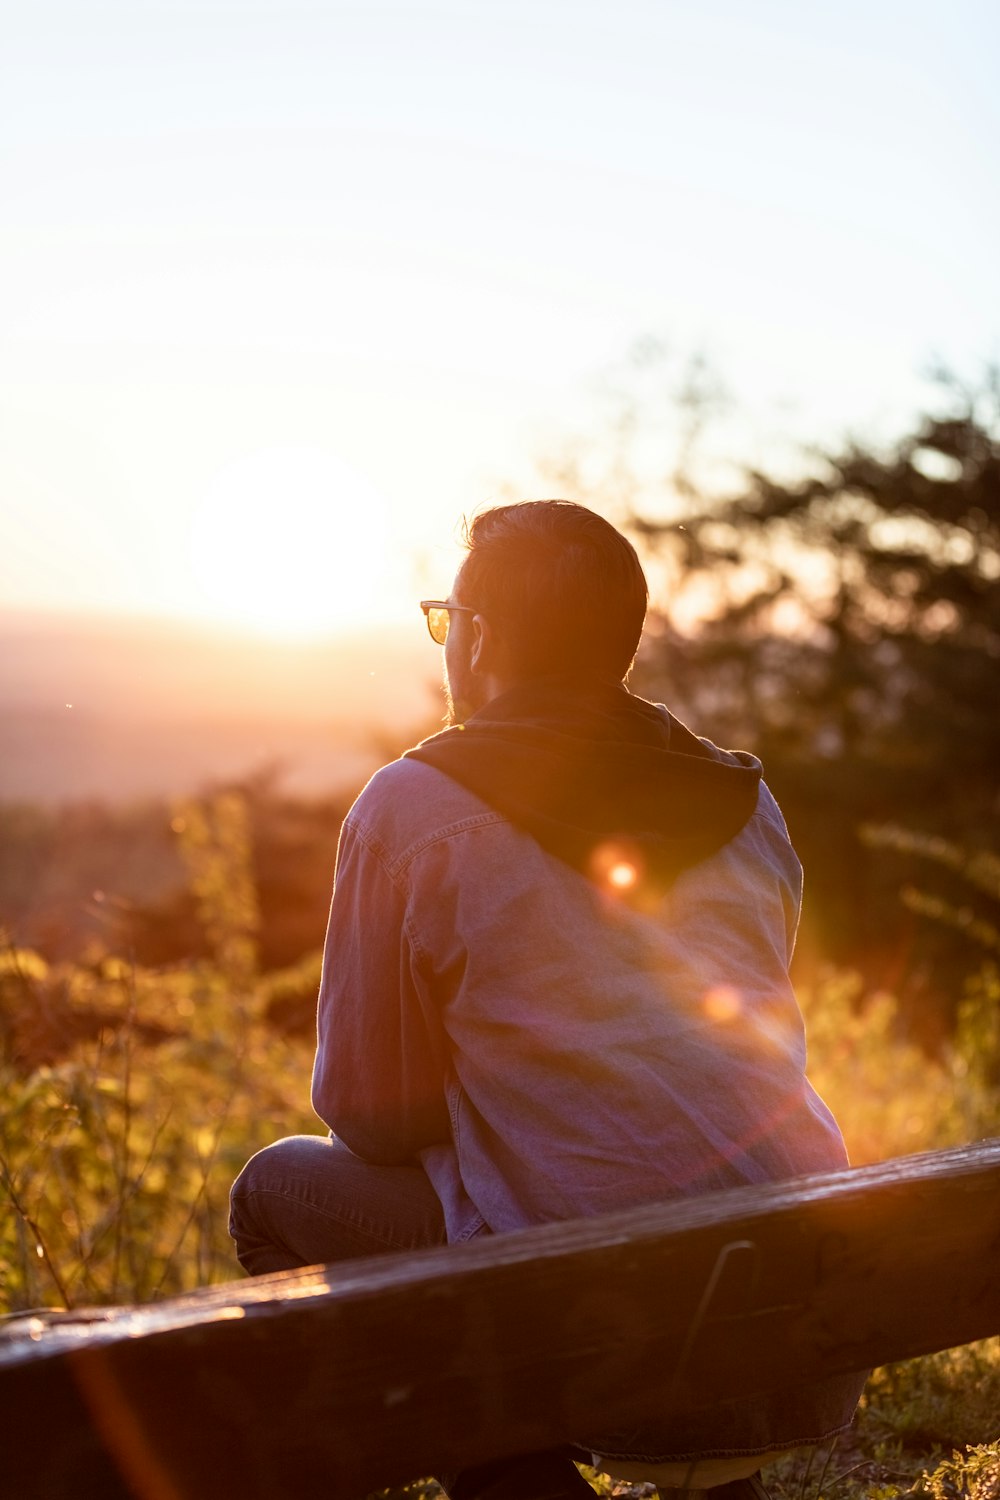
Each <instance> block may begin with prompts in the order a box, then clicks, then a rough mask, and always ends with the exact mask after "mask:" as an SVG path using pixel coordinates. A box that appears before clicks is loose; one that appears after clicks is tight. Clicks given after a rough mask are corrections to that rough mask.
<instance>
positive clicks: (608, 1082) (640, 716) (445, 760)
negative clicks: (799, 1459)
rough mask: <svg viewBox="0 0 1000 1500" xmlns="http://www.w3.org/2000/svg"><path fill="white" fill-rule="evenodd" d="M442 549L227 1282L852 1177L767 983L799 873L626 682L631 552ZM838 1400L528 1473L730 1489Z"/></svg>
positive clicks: (821, 1391) (611, 538)
mask: <svg viewBox="0 0 1000 1500" xmlns="http://www.w3.org/2000/svg"><path fill="white" fill-rule="evenodd" d="M466 540H467V547H468V551H467V555H466V557H465V560H464V562H463V563H462V566H461V568H460V569H459V572H458V575H457V577H456V579H455V583H454V587H453V589H452V592H451V593H450V595H449V596H448V598H447V599H444V600H440V601H437V600H430V601H424V603H423V604H422V606H421V608H422V609H423V611H424V614H425V616H426V618H427V624H428V627H429V629H430V633H431V636H432V637H433V639H434V640H435V641H436V642H437V643H438V645H440V646H443V647H444V671H445V686H446V693H447V700H448V716H449V725H450V727H449V728H447V729H445V730H444V731H443V732H442V733H440V734H437V735H435V736H433V737H432V738H431V739H428V740H425V741H424V742H423V743H422V744H420V745H418V746H416V748H414V749H412V750H410V751H408V752H407V753H406V754H405V755H404V756H403V757H402V758H401V759H400V760H397V761H395V762H393V763H392V764H391V765H389V766H386V767H384V768H383V770H381V771H379V772H378V774H377V775H376V776H375V777H373V779H372V780H371V781H370V782H369V784H368V785H367V787H365V789H364V791H363V792H362V793H361V795H360V797H359V798H358V800H357V802H356V803H355V804H354V806H353V808H352V809H351V811H350V813H349V815H348V817H347V819H346V821H345V823H344V826H343V830H342V832H341V836H340V844H339V848H338V852H337V865H336V876H335V882H334V892H333V901H332V905H331V909H330V919H329V926H328V930H327V936H326V949H325V957H324V964H323V977H322V982H321V988H320V996H319V1014H318V1036H319V1040H318V1049H317V1053H316V1061H315V1069H314V1075H313V1088H312V1099H313V1105H314V1107H315V1109H316V1111H317V1113H318V1115H319V1116H320V1118H321V1119H322V1120H323V1121H324V1122H325V1123H326V1124H327V1125H328V1126H329V1128H330V1131H331V1134H330V1135H328V1136H296V1137H292V1138H290V1139H287V1140H282V1141H278V1142H277V1143H276V1144H275V1145H272V1146H269V1147H268V1148H267V1149H265V1150H263V1151H261V1152H259V1153H258V1154H257V1155H256V1156H255V1157H253V1159H252V1160H251V1161H250V1162H249V1163H248V1164H247V1166H246V1167H245V1168H244V1170H243V1172H242V1173H241V1175H240V1177H239V1178H238V1180H237V1182H236V1184H235V1185H234V1188H233V1194H232V1221H231V1232H232V1234H233V1236H234V1238H235V1240H236V1242H237V1252H238V1254H239V1258H240V1261H241V1263H242V1264H243V1266H244V1267H245V1268H246V1269H247V1270H248V1271H249V1272H250V1273H251V1274H261V1273H264V1272H268V1271H275V1270H282V1269H287V1268H291V1267H297V1266H304V1265H311V1264H315V1263H319V1262H329V1261H336V1260H343V1259H345V1258H350V1257H354V1256H363V1255H371V1254H376V1253H379V1252H384V1251H392V1250H414V1249H417V1248H420V1247H422V1246H431V1245H442V1244H445V1243H448V1244H460V1243H464V1242H466V1241H468V1240H472V1239H474V1238H476V1237H477V1236H480V1235H487V1234H503V1233H505V1232H507V1231H508V1230H514V1229H519V1228H522V1227H523V1226H525V1225H530V1224H540V1223H544V1222H546V1221H550V1220H564V1219H571V1218H576V1217H580V1216H587V1215H594V1214H603V1213H607V1212H610V1211H613V1210H616V1209H624V1208H629V1207H632V1206H635V1205H638V1204H644V1203H651V1202H659V1201H662V1200H665V1199H670V1198H676V1197H681V1196H687V1195H693V1194H700V1193H707V1192H712V1191H713V1190H715V1189H719V1188H726V1187H732V1186H736V1185H738V1184H747V1183H764V1182H770V1181H773V1180H776V1179H782V1178H787V1177H792V1176H796V1175H798V1174H800V1173H809V1172H818V1171H824V1170H827V1169H831V1168H837V1167H841V1166H844V1165H845V1164H846V1155H845V1151H844V1146H843V1142H842V1139H841V1136H840V1133H839V1131H838V1129H837V1126H836V1124H835V1123H834V1120H833V1118H832V1117H831V1115H830V1113H829V1111H828V1110H827V1108H826V1106H825V1105H824V1104H823V1103H822V1101H821V1100H820V1099H819V1098H818V1097H817V1095H816V1094H815V1093H814V1091H813V1090H812V1088H811V1087H810V1085H809V1083H808V1082H807V1080H806V1077H805V1071H804V1070H805V1040H804V1035H803V1026H802V1019H801V1016H800V1013H799V1010H798V1007H797V1005H796V1001H795V997H794V995H793V993H792V989H791V986H790V984H789V980H788V963H789V960H790V957H791V952H792V945H793V942H794V938H795V931H796V924H797V922H798V915H799V902H800V893H801V870H800V866H799V862H798V860H797V858H796V856H795V853H794V851H793V849H792V847H791V844H790V843H789V840H788V835H787V832H786V830H785V825H784V822H783V820H782V817H781V813H780V812H779V810H778V807H777V804H776V803H775V801H774V798H773V797H772V796H771V794H770V792H769V791H768V789H767V787H766V786H765V784H764V783H763V781H762V780H761V768H760V764H759V762H758V761H757V760H755V759H754V757H753V756H751V755H749V754H746V753H743V752H738V751H727V750H720V749H718V748H717V747H716V746H715V745H713V744H711V743H710V742H709V741H707V740H704V739H700V738H698V737H696V736H695V735H694V734H692V733H691V732H690V731H689V730H688V729H686V728H685V727H684V725H683V724H681V723H680V722H679V721H678V720H677V719H675V718H674V717H673V716H672V715H671V714H670V713H669V712H668V711H667V710H666V709H665V708H663V707H660V706H656V705H653V704H651V703H647V702H645V701H644V700H643V699H641V698H638V697H636V696H634V695H633V694H631V693H630V692H629V691H628V689H627V687H626V686H625V679H626V678H627V676H628V673H629V670H630V668H631V665H632V660H633V657H634V655H635V651H636V648H637V645H638V642H639V637H640V634H641V631H642V626H643V620H644V617H645V610H646V600H647V589H646V581H645V578H644V576H643V572H642V568H641V566H640V564H639V560H638V558H637V556H636V553H635V551H634V549H633V547H632V546H631V544H630V543H629V542H628V541H627V540H626V538H625V537H624V536H622V535H621V533H619V532H618V531H616V530H615V528H614V527H612V526H611V525H609V523H608V522H606V521H605V520H603V519H602V518H601V517H600V516H598V515H596V514H594V513H593V512H591V511H589V510H587V509H585V508H583V507H582V506H579V505H575V504H571V503H568V502H564V501H538V502H531V503H524V504H518V505H505V506H499V507H497V508H496V509H493V510H488V511H486V512H484V513H482V514H480V515H479V516H478V517H477V518H476V519H475V520H473V522H472V523H471V525H470V526H469V527H468V528H467V538H466ZM859 1383H860V1382H859V1380H858V1379H856V1378H854V1377H851V1378H848V1379H844V1378H837V1379H831V1380H829V1381H826V1382H824V1383H823V1384H822V1385H816V1386H814V1387H809V1388H806V1389H799V1390H795V1391H786V1392H782V1393H780V1395H772V1396H762V1397H759V1398H757V1399H754V1400H752V1401H739V1402H729V1403H723V1404H721V1405H720V1406H719V1407H717V1408H716V1409H714V1410H713V1411H712V1412H709V1413H704V1414H701V1415H699V1417H698V1418H697V1420H696V1421H694V1422H692V1421H690V1420H689V1421H687V1422H686V1423H685V1424H684V1426H683V1430H676V1428H675V1426H674V1425H672V1424H671V1421H670V1419H669V1416H665V1418H664V1421H663V1423H662V1425H660V1426H658V1427H657V1428H656V1430H654V1431H648V1430H645V1429H643V1430H630V1431H624V1432H612V1433H601V1434H591V1433H580V1434H578V1435H576V1434H574V1437H578V1439H579V1442H580V1445H581V1448H580V1450H579V1451H576V1450H566V1452H565V1453H563V1452H562V1451H560V1452H558V1453H552V1454H548V1455H545V1456H543V1457H537V1456H536V1457H535V1458H534V1459H533V1460H532V1463H533V1464H534V1465H535V1472H536V1474H537V1473H539V1472H541V1468H544V1469H545V1472H546V1474H547V1475H548V1476H549V1477H548V1478H547V1479H546V1481H545V1483H546V1484H547V1485H548V1487H549V1492H550V1493H551V1494H552V1495H557V1494H558V1495H563V1494H565V1495H567V1496H568V1495H572V1494H574V1493H579V1494H581V1495H584V1496H585V1495H586V1494H587V1493H592V1492H591V1491H590V1490H589V1487H588V1486H587V1485H586V1484H585V1483H584V1481H583V1479H582V1477H581V1476H580V1475H579V1473H578V1471H577V1470H576V1469H575V1468H574V1466H573V1464H572V1462H571V1456H570V1455H571V1451H572V1456H575V1457H577V1458H579V1459H583V1458H585V1457H586V1456H588V1455H589V1452H590V1451H591V1450H593V1451H595V1452H597V1453H599V1454H600V1455H601V1457H602V1460H603V1462H605V1463H606V1465H607V1467H608V1469H609V1471H611V1472H620V1473H622V1474H623V1476H624V1477H628V1476H629V1474H630V1473H631V1472H633V1471H634V1466H635V1465H641V1466H649V1465H653V1466H656V1468H657V1472H658V1474H659V1479H660V1482H661V1483H663V1482H667V1483H675V1484H677V1485H678V1486H681V1485H683V1486H684V1487H686V1488H690V1487H692V1486H699V1487H705V1486H706V1485H707V1486H715V1485H720V1484H722V1483H724V1482H726V1481H727V1480H734V1481H735V1482H736V1483H741V1482H742V1483H743V1484H744V1486H746V1485H748V1484H750V1483H751V1482H750V1481H749V1480H747V1479H746V1478H745V1477H743V1476H746V1475H748V1474H749V1473H750V1472H751V1471H753V1470H754V1469H755V1468H757V1467H759V1462H760V1459H761V1457H762V1456H764V1455H766V1454H768V1453H772V1452H775V1451H778V1450H783V1449H787V1448H791V1447H796V1446H798V1445H800V1444H802V1443H808V1442H817V1441H819V1440H821V1439H823V1438H824V1437H827V1436H830V1435H831V1434H833V1433H835V1432H837V1431H839V1430H841V1429H842V1428H843V1427H844V1426H845V1425H847V1424H848V1423H849V1421H850V1419H851V1416H852V1413H853V1409H854V1404H855V1401H856V1398H857V1395H858V1390H859ZM709 1458H710V1459H711V1460H712V1464H711V1466H709V1467H706V1461H707V1459H709ZM699 1460H700V1463H699ZM616 1465H617V1468H616ZM630 1466H632V1467H631V1468H630ZM664 1466H666V1467H664ZM678 1475H681V1476H683V1477H677V1476H678ZM516 1476H517V1464H516V1462H514V1461H510V1462H507V1461H504V1462H500V1463H497V1464H496V1465H487V1466H485V1467H484V1468H483V1469H479V1470H466V1471H465V1472H464V1473H463V1474H461V1475H459V1476H456V1477H452V1478H450V1479H449V1480H447V1481H445V1485H446V1488H448V1489H449V1492H450V1493H451V1494H452V1495H454V1496H457V1497H459V1500H466V1497H471V1496H473V1495H482V1494H486V1493H487V1492H489V1493H495V1494H496V1495H501V1494H503V1495H514V1494H516V1493H517V1485H518V1481H517V1477H516ZM664 1476H666V1480H664ZM671 1476H673V1477H671Z"/></svg>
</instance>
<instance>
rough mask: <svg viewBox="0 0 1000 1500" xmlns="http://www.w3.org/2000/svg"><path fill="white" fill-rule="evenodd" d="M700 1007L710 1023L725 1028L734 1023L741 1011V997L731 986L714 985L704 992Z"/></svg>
mask: <svg viewBox="0 0 1000 1500" xmlns="http://www.w3.org/2000/svg"><path fill="white" fill-rule="evenodd" d="M702 1006H703V1007H704V1011H705V1014H706V1016H707V1017H708V1019H709V1020H710V1021H714V1022H715V1023H716V1024H717V1025H719V1026H726V1025H728V1024H729V1022H730V1021H735V1020H736V1018H737V1016H738V1015H739V1014H740V1012H741V1011H742V1009H743V996H742V995H741V994H740V992H739V990H738V989H735V988H734V987H733V986H732V985H731V984H714V985H713V986H712V988H711V989H710V990H706V991H705V995H704V998H703V1000H702Z"/></svg>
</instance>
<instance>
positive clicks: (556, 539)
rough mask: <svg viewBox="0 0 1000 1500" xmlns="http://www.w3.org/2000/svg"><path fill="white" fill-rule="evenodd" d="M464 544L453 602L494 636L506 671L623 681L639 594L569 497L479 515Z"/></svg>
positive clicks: (628, 571)
mask: <svg viewBox="0 0 1000 1500" xmlns="http://www.w3.org/2000/svg"><path fill="white" fill-rule="evenodd" d="M465 540H466V545H467V547H468V549H469V550H468V556H467V557H466V559H465V562H464V563H463V564H462V568H461V571H460V574H459V588H460V593H461V602H462V603H465V604H470V605H472V606H473V607H474V608H475V609H476V610H478V611H479V613H480V614H482V615H483V616H484V617H485V619H486V620H488V621H489V623H490V624H491V626H492V627H493V629H494V630H495V631H496V632H497V634H498V636H499V637H500V639H501V640H502V641H503V643H504V646H505V648H506V650H507V653H508V657H509V661H510V665H511V671H512V675H514V676H515V677H517V678H531V677H541V676H550V675H564V674H570V673H571V674H574V675H580V674H583V675H587V676H600V677H608V676H612V677H614V678H615V679H616V680H618V681H621V679H622V678H624V677H625V676H626V674H627V672H628V670H629V668H630V666H631V665H632V659H633V657H634V656H635V652H636V648H637V646H638V644H639V637H640V635H641V634H642V625H643V620H644V619H645V615H646V601H647V597H648V590H647V587H646V579H645V576H644V574H643V571H642V566H641V564H640V562H639V559H638V557H637V556H636V552H635V548H634V547H633V546H632V544H631V542H629V541H628V540H627V539H626V538H625V537H624V536H622V534H621V532H620V531H616V530H615V528H614V527H613V526H612V525H611V524H610V522H608V521H605V520H604V518H603V517H602V516H599V515H597V514H596V513H595V512H594V511H592V510H587V509H586V507H585V506H582V505H576V504H575V503H574V502H573V501H570V500H529V501H522V502H520V503H519V504H516V505H498V506H496V507H495V508H494V509H492V510H487V511H482V512H481V513H480V514H479V515H477V516H475V517H474V518H473V520H472V521H471V522H467V523H466V528H465Z"/></svg>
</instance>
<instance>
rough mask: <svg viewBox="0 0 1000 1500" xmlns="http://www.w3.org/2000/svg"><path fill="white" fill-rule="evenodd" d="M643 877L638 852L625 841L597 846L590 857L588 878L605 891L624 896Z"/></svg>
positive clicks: (618, 840)
mask: <svg viewBox="0 0 1000 1500" xmlns="http://www.w3.org/2000/svg"><path fill="white" fill-rule="evenodd" d="M642 875H643V864H642V859H641V857H640V855H639V853H638V851H637V850H636V849H635V848H633V847H632V845H631V844H630V842H629V841H628V840H625V839H612V840H609V841H608V842H607V843H603V844H598V845H597V848H596V849H595V850H594V851H593V853H592V854H591V856H590V876H591V879H592V880H595V881H596V882H597V884H598V885H600V886H603V887H604V889H605V890H609V891H614V892H616V893H619V894H621V895H624V894H625V893H626V892H627V891H633V890H635V888H636V886H637V885H638V884H639V882H640V880H641V879H642Z"/></svg>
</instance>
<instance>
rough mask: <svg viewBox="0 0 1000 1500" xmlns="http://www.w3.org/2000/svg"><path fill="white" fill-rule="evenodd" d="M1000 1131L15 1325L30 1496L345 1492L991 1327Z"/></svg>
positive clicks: (7, 1430)
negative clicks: (893, 1156) (600, 1213)
mask: <svg viewBox="0 0 1000 1500" xmlns="http://www.w3.org/2000/svg"><path fill="white" fill-rule="evenodd" d="M998 1272H1000V1141H992V1142H985V1143H982V1144H980V1145H978V1146H975V1147H969V1148H961V1149H958V1150H955V1151H949V1152H940V1153H933V1154H930V1155H927V1156H923V1157H912V1158H908V1159H903V1160H901V1161H895V1162H889V1163H885V1164H882V1165H879V1166H875V1167H870V1168H864V1169H862V1170H859V1171H850V1172H842V1173H834V1174H828V1175H825V1176H822V1177H815V1178H808V1179H799V1180H798V1181H796V1182H794V1183H783V1184H774V1185H771V1186H769V1187H766V1188H760V1189H748V1188H741V1189H737V1190H735V1191H733V1192H728V1193H720V1194H715V1195H712V1196H711V1197H707V1198H701V1199H697V1200H692V1201H689V1202H677V1203H671V1204H664V1205H660V1206H657V1207H652V1208H644V1209H638V1210H634V1211H631V1212H629V1213H625V1214H617V1215H614V1216H611V1217H608V1218H605V1219H598V1220H584V1221H577V1222H575V1223H572V1224H561V1225H552V1226H545V1227H541V1228H538V1229H532V1230H528V1231H525V1232H523V1233H521V1234H517V1235H506V1236H502V1237H497V1238H496V1239H488V1240H480V1241H477V1242H475V1243H473V1244H471V1245H468V1246H464V1247H461V1248H453V1249H448V1250H441V1251H429V1252H424V1253H422V1254H420V1255H403V1256H392V1257H385V1258H380V1259H372V1260H367V1261H354V1262H351V1263H349V1264H345V1265H341V1266H331V1267H327V1268H325V1269H316V1270H311V1271H307V1272H299V1273H286V1274H283V1275H278V1276H270V1277H264V1278H259V1279H257V1280H255V1281H247V1282H243V1283H239V1284H234V1285H229V1286H225V1287H215V1288H209V1289H206V1290H204V1291H201V1292H197V1293H194V1294H192V1295H190V1296H187V1297H182V1298H177V1299H174V1300H173V1301H171V1302H167V1303H160V1304H157V1305H155V1306H152V1307H147V1308H139V1309H118V1310H111V1311H102V1312H100V1313H97V1314H95V1315H91V1316H86V1317H80V1316H72V1315H56V1316H55V1317H52V1318H49V1319H44V1320H36V1321H35V1322H34V1323H32V1322H31V1321H30V1320H27V1321H25V1320H22V1321H21V1322H20V1323H19V1324H18V1325H16V1326H15V1327H14V1328H13V1329H8V1330H7V1331H6V1333H5V1335H3V1336H2V1337H0V1425H2V1430H3V1433H4V1437H3V1441H2V1451H3V1460H2V1462H3V1470H4V1479H5V1481H6V1482H7V1483H9V1486H10V1490H9V1492H10V1493H11V1494H12V1495H17V1496H18V1497H19V1500H34V1497H38V1500H41V1497H45V1500H61V1497H66V1500H69V1497H70V1496H72V1497H73V1500H86V1497H88V1496H91V1495H92V1496H94V1497H95V1500H96V1497H100V1500H115V1497H118V1496H125V1495H136V1496H139V1497H141V1500H181V1497H184V1500H190V1497H201V1496H205V1497H212V1500H228V1497H230V1496H232V1497H234V1500H235V1497H237V1496H238V1497H240V1500H281V1497H283V1496H288V1497H292V1496H299V1495H301V1494H304V1493H310V1492H314V1493H321V1494H323V1495H325V1496H329V1497H331V1500H356V1497H357V1496H360V1495H364V1494H365V1493H367V1492H368V1491H370V1490H371V1489H373V1488H376V1487H378V1486H382V1485H388V1484H391V1483H396V1482H398V1481H402V1480H405V1479H407V1478H412V1477H413V1476H415V1475H418V1474H421V1473H433V1472H434V1471H435V1470H436V1469H441V1468H454V1467H455V1466H456V1465H460V1464H468V1463H474V1462H478V1461H481V1460H483V1459H486V1458H491V1457H496V1456H499V1455H500V1454H502V1453H515V1452H530V1451H533V1450H534V1449H537V1448H540V1447H544V1446H547V1445H549V1444H552V1443H554V1442H559V1441H563V1440H565V1439H567V1438H571V1437H573V1436H575V1435H579V1434H581V1433H585V1432H587V1431H588V1430H593V1429H594V1427H595V1425H596V1426H600V1427H607V1426H608V1425H609V1424H613V1423H615V1422H616V1421H619V1420H621V1421H625V1422H627V1421H628V1420H629V1419H630V1418H631V1419H639V1418H642V1417H651V1416H655V1415H656V1414H657V1413H658V1412H662V1410H663V1407H664V1403H667V1402H668V1403H669V1404H670V1406H671V1408H672V1409H674V1410H676V1411H678V1412H680V1411H694V1410H699V1409H704V1408H705V1407H708V1406H711V1405H712V1404H713V1403H715V1402H717V1401H718V1400H720V1399H722V1398H724V1397H727V1396H734V1395H739V1394H750V1393H752V1392H757V1391H764V1390H773V1389H783V1388H788V1387H790V1386H794V1385H796V1384H797V1383H798V1382H799V1381H801V1380H804V1379H808V1378H810V1377H815V1376H816V1375H818V1374H829V1373H833V1372H836V1371H849V1370H855V1369H862V1368H865V1367H867V1366H869V1365H872V1364H877V1363H882V1362H884V1361H886V1360H888V1359H901V1358H907V1357H909V1356H911V1355H915V1354H920V1353H924V1352H927V1351H928V1350H931V1349H938V1348H945V1347H950V1346H952V1345H954V1344H959V1343H964V1342H967V1341H969V1340H971V1339H974V1338H981V1337H985V1336H987V1335H990V1334H993V1333H996V1332H998V1331H1000V1274H998Z"/></svg>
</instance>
